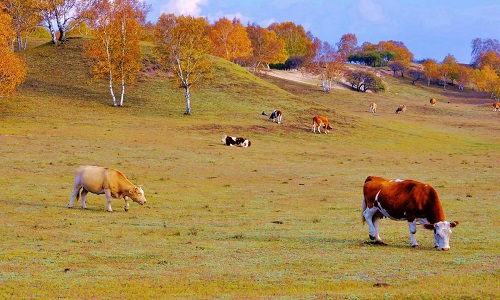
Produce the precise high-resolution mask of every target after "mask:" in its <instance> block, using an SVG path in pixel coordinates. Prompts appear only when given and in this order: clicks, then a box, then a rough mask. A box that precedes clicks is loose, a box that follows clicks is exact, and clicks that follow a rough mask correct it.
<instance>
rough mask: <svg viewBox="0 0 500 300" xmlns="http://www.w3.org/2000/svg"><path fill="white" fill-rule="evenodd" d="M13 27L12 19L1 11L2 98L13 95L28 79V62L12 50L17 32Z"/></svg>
mask: <svg viewBox="0 0 500 300" xmlns="http://www.w3.org/2000/svg"><path fill="white" fill-rule="evenodd" d="M0 8H1V7H0ZM11 25H12V18H11V17H10V16H9V15H8V14H6V13H5V12H4V11H3V10H2V9H0V96H5V95H10V94H13V93H14V92H15V88H16V87H17V86H18V85H20V84H21V83H23V82H24V80H25V79H26V70H27V67H26V62H25V61H24V60H23V59H21V58H19V57H18V56H17V55H16V54H15V53H14V51H13V50H12V41H13V40H14V37H15V32H14V30H12V26H11Z"/></svg>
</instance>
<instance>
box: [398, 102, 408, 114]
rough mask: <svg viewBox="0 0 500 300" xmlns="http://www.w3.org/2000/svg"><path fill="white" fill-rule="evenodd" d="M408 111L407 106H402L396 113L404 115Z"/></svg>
mask: <svg viewBox="0 0 500 300" xmlns="http://www.w3.org/2000/svg"><path fill="white" fill-rule="evenodd" d="M405 111H406V105H404V104H401V105H400V106H399V107H398V108H397V109H396V113H397V114H399V113H404V112H405Z"/></svg>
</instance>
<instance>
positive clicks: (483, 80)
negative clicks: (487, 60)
mask: <svg viewBox="0 0 500 300" xmlns="http://www.w3.org/2000/svg"><path fill="white" fill-rule="evenodd" d="M473 77H474V79H473V80H474V83H475V84H476V88H477V90H478V91H481V92H488V93H489V94H490V96H491V97H492V98H494V99H495V100H497V99H498V97H499V96H500V94H499V92H500V90H499V86H500V76H499V75H498V74H497V72H495V70H494V69H492V68H490V66H485V67H484V68H483V69H481V70H478V69H476V70H474V75H473Z"/></svg>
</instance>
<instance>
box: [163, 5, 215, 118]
mask: <svg viewBox="0 0 500 300" xmlns="http://www.w3.org/2000/svg"><path fill="white" fill-rule="evenodd" d="M209 31H210V25H209V24H208V22H207V20H205V19H204V18H194V17H191V16H179V17H176V16H175V15H173V14H162V15H161V16H160V18H159V20H158V22H157V23H156V27H155V32H154V38H155V45H156V47H155V53H156V56H157V57H158V60H159V62H160V63H161V65H162V67H163V68H164V69H165V70H169V71H172V72H173V73H174V74H175V79H176V81H177V83H178V84H179V86H180V87H181V88H183V89H184V91H185V99H186V111H185V112H184V114H185V115H191V89H193V88H194V87H195V86H197V85H198V84H200V83H201V82H202V81H203V80H204V79H208V78H210V77H211V76H212V74H213V72H214V66H213V63H212V60H211V58H210V57H209V55H208V54H209V52H210V48H211V41H210V38H209Z"/></svg>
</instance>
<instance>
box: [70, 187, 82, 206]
mask: <svg viewBox="0 0 500 300" xmlns="http://www.w3.org/2000/svg"><path fill="white" fill-rule="evenodd" d="M79 197H80V187H78V186H75V187H74V188H73V192H72V193H71V198H70V199H69V203H68V208H73V201H74V200H75V198H76V201H78V198H79Z"/></svg>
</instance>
